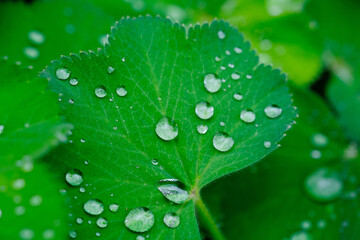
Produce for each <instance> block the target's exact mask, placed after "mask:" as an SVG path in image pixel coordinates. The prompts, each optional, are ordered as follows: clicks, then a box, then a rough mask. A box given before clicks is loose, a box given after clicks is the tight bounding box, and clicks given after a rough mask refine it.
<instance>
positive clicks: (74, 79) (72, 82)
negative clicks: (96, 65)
mask: <svg viewBox="0 0 360 240" xmlns="http://www.w3.org/2000/svg"><path fill="white" fill-rule="evenodd" d="M78 83H79V81H78V80H77V79H76V78H72V79H70V84H71V85H72V86H76V85H77V84H78Z"/></svg>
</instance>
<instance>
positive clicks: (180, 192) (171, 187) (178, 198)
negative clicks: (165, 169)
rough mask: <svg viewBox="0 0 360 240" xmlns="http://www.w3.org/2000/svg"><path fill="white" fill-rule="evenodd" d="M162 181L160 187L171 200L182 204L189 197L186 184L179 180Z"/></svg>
mask: <svg viewBox="0 0 360 240" xmlns="http://www.w3.org/2000/svg"><path fill="white" fill-rule="evenodd" d="M160 183H161V184H160V186H158V189H159V191H160V192H161V193H162V194H163V195H164V197H165V198H166V199H168V200H169V201H171V202H174V203H177V204H180V203H183V202H185V201H186V200H187V199H188V197H189V193H188V192H187V191H186V190H184V189H183V188H184V186H183V184H182V183H181V182H180V181H179V180H177V179H163V180H160Z"/></svg>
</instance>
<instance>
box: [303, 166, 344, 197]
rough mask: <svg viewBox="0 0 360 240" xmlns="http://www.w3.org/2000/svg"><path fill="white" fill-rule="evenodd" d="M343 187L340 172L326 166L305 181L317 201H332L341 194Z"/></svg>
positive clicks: (306, 188) (307, 189)
mask: <svg viewBox="0 0 360 240" xmlns="http://www.w3.org/2000/svg"><path fill="white" fill-rule="evenodd" d="M342 189H343V183H342V181H341V178H340V176H339V173H338V172H336V171H334V170H331V169H329V168H326V167H322V168H320V169H318V170H316V171H315V172H313V173H312V174H310V175H309V176H308V177H307V178H306V181H305V190H306V192H307V193H308V195H309V196H310V197H311V198H312V199H314V200H315V201H320V202H329V201H332V200H334V199H336V198H338V197H339V196H340V195H341V192H342Z"/></svg>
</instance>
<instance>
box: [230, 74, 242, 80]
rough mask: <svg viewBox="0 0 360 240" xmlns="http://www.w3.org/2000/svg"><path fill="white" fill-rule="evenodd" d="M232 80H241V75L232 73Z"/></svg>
mask: <svg viewBox="0 0 360 240" xmlns="http://www.w3.org/2000/svg"><path fill="white" fill-rule="evenodd" d="M231 78H232V79H233V80H238V79H239V78H240V75H239V74H237V73H232V74H231Z"/></svg>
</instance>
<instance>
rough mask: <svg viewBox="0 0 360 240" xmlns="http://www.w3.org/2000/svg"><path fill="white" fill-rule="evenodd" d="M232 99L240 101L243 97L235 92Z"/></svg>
mask: <svg viewBox="0 0 360 240" xmlns="http://www.w3.org/2000/svg"><path fill="white" fill-rule="evenodd" d="M234 99H235V100H237V101H241V100H242V99H243V96H242V95H241V94H240V93H235V94H234Z"/></svg>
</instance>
